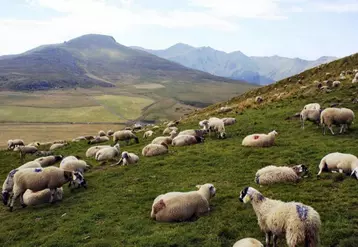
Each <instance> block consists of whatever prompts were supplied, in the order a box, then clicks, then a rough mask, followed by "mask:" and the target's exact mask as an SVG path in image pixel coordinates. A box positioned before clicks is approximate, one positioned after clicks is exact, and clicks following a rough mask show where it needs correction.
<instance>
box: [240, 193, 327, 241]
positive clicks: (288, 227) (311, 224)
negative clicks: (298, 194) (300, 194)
mask: <svg viewBox="0 0 358 247" xmlns="http://www.w3.org/2000/svg"><path fill="white" fill-rule="evenodd" d="M239 200H240V201H241V202H243V203H248V202H251V204H252V207H253V209H254V211H255V213H256V216H257V218H258V224H259V226H260V229H261V231H263V232H264V233H265V235H266V246H270V242H271V240H270V239H271V235H273V246H277V239H278V238H279V237H282V236H283V235H286V242H287V245H288V246H289V247H296V246H298V245H300V244H303V243H304V244H305V246H318V244H319V242H320V240H319V231H320V228H321V219H320V215H319V214H318V212H317V211H316V210H314V209H313V208H312V207H311V206H308V205H305V204H302V203H300V202H294V201H293V202H283V201H280V200H273V199H270V198H267V197H264V196H263V195H262V194H261V193H260V192H259V191H258V190H256V189H254V188H252V187H245V188H244V189H243V190H242V191H241V192H240V197H239Z"/></svg>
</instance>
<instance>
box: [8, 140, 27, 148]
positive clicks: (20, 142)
mask: <svg viewBox="0 0 358 247" xmlns="http://www.w3.org/2000/svg"><path fill="white" fill-rule="evenodd" d="M17 146H25V143H24V141H23V140H21V139H14V140H8V141H7V149H13V148H15V147H17Z"/></svg>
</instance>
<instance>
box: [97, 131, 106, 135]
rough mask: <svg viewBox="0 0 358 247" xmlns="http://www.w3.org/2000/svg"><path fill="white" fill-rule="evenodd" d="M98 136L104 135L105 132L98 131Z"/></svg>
mask: <svg viewBox="0 0 358 247" xmlns="http://www.w3.org/2000/svg"><path fill="white" fill-rule="evenodd" d="M98 136H106V132H104V131H103V130H100V131H98Z"/></svg>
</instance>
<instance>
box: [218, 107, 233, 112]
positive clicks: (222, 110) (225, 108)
mask: <svg viewBox="0 0 358 247" xmlns="http://www.w3.org/2000/svg"><path fill="white" fill-rule="evenodd" d="M232 110H233V108H232V107H230V106H222V107H220V108H219V110H218V113H225V112H230V111H232Z"/></svg>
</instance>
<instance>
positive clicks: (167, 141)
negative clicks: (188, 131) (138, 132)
mask: <svg viewBox="0 0 358 247" xmlns="http://www.w3.org/2000/svg"><path fill="white" fill-rule="evenodd" d="M177 135H178V133H177V132H175V131H174V130H173V131H172V132H171V133H170V136H158V137H156V138H154V139H153V141H152V143H153V144H161V143H162V142H164V143H165V144H167V145H170V144H172V141H173V139H174V138H175V137H176V136H177Z"/></svg>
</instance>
